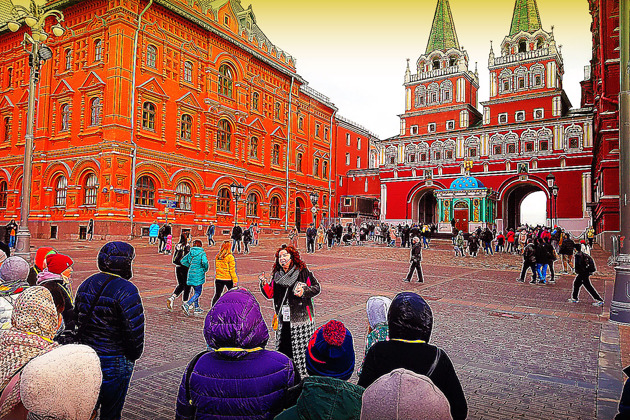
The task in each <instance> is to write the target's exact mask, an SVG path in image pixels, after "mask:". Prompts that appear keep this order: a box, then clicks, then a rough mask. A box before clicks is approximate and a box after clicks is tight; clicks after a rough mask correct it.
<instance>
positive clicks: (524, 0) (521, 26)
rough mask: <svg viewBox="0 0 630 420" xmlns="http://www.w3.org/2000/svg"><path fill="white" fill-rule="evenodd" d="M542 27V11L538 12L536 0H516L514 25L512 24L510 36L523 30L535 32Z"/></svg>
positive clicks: (513, 17)
mask: <svg viewBox="0 0 630 420" xmlns="http://www.w3.org/2000/svg"><path fill="white" fill-rule="evenodd" d="M541 28H542V25H541V23H540V13H538V4H536V0H516V3H515V4H514V14H513V16H512V25H511V26H510V36H512V35H515V34H517V33H519V32H521V31H522V32H529V33H533V32H536V31H537V30H539V29H541Z"/></svg>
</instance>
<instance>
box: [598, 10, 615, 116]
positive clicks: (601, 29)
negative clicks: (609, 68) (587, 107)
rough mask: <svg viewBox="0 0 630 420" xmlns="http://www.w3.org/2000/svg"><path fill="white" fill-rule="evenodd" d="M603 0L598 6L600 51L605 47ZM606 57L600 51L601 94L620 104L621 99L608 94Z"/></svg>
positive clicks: (608, 99) (606, 99)
mask: <svg viewBox="0 0 630 420" xmlns="http://www.w3.org/2000/svg"><path fill="white" fill-rule="evenodd" d="M602 3H603V0H599V6H598V11H597V14H598V17H599V45H600V51H601V50H602V49H603V45H605V44H604V18H603V10H604V9H603V7H604V5H603V4H602ZM604 64H605V62H604V58H603V53H601V52H600V56H599V73H600V75H599V77H600V81H601V83H602V94H601V96H600V97H601V98H602V99H603V100H605V101H607V102H610V103H612V104H615V105H618V104H619V101H618V100H617V99H613V98H609V97H607V96H606V70H605V67H604Z"/></svg>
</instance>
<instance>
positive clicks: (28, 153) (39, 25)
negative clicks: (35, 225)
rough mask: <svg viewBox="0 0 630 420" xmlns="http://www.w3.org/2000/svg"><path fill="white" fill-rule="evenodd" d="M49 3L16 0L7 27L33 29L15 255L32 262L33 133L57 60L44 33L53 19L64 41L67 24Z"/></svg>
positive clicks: (29, 41)
mask: <svg viewBox="0 0 630 420" xmlns="http://www.w3.org/2000/svg"><path fill="white" fill-rule="evenodd" d="M45 4H46V0H13V9H12V11H11V13H12V16H13V19H12V20H10V21H9V22H8V23H7V27H8V28H9V30H10V31H11V32H17V31H18V30H19V29H20V26H21V22H22V21H23V22H24V23H25V24H26V26H28V27H29V28H31V33H30V34H29V33H28V32H25V33H24V41H23V43H22V45H24V47H25V48H27V47H28V46H29V45H30V47H31V48H30V51H28V50H27V51H28V53H29V60H28V63H29V66H30V68H31V73H30V77H29V81H28V108H27V112H26V134H25V136H24V168H23V175H22V197H21V206H20V227H19V228H18V232H17V241H16V245H15V251H16V252H15V255H18V256H20V257H22V258H24V259H26V260H27V261H29V262H30V261H31V233H30V231H29V229H28V217H29V213H30V210H31V178H32V172H33V131H34V127H35V111H36V100H37V98H36V92H37V83H38V81H39V69H40V66H41V65H42V63H43V62H45V61H47V60H50V59H51V58H52V56H53V54H52V51H51V49H50V48H48V47H47V46H46V44H44V43H45V42H46V40H48V34H47V33H46V31H45V30H44V26H45V24H46V19H47V18H48V17H51V16H53V17H54V18H55V19H56V21H57V22H56V23H55V24H54V25H53V26H51V28H50V30H51V31H52V33H53V35H54V36H56V37H60V36H62V35H63V34H64V32H65V30H64V28H63V27H62V26H61V22H63V21H64V18H63V13H61V12H60V11H58V10H53V9H50V10H44V8H43V7H44V5H45Z"/></svg>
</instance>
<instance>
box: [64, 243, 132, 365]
mask: <svg viewBox="0 0 630 420" xmlns="http://www.w3.org/2000/svg"><path fill="white" fill-rule="evenodd" d="M134 257H135V251H134V249H133V247H132V246H131V245H129V244H127V243H124V242H109V243H107V244H105V245H104V246H103V248H101V251H100V252H99V255H98V268H99V270H100V271H101V272H100V273H97V274H94V275H92V276H90V277H88V278H87V279H86V280H85V281H83V283H81V285H80V286H79V288H78V289H77V296H76V299H75V309H74V310H75V316H76V328H77V329H76V340H77V341H78V342H79V343H81V344H87V345H88V346H90V347H92V348H93V349H94V350H95V351H96V353H98V355H99V356H121V355H124V356H126V357H127V359H129V360H131V361H135V360H137V359H139V358H140V356H141V355H142V350H143V348H144V308H143V306H142V300H141V299H140V294H139V293H138V288H137V287H136V286H135V285H134V284H133V283H132V282H131V281H129V279H131V277H132V275H133V272H132V270H131V262H132V261H133V259H134ZM110 279H111V280H110ZM108 280H109V283H107V286H105V288H104V289H103V285H104V284H105V282H106V281H108ZM101 290H102V293H101V295H100V296H99V297H97V295H98V293H99V291H101ZM92 307H94V309H93V310H92V309H91V308H92ZM90 312H91V313H92V314H91V315H89V314H90Z"/></svg>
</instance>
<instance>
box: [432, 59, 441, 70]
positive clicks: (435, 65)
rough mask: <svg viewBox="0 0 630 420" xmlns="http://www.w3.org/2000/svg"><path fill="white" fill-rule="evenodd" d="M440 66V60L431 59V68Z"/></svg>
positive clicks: (435, 68)
mask: <svg viewBox="0 0 630 420" xmlns="http://www.w3.org/2000/svg"><path fill="white" fill-rule="evenodd" d="M439 68H440V60H433V70H438V69H439Z"/></svg>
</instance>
